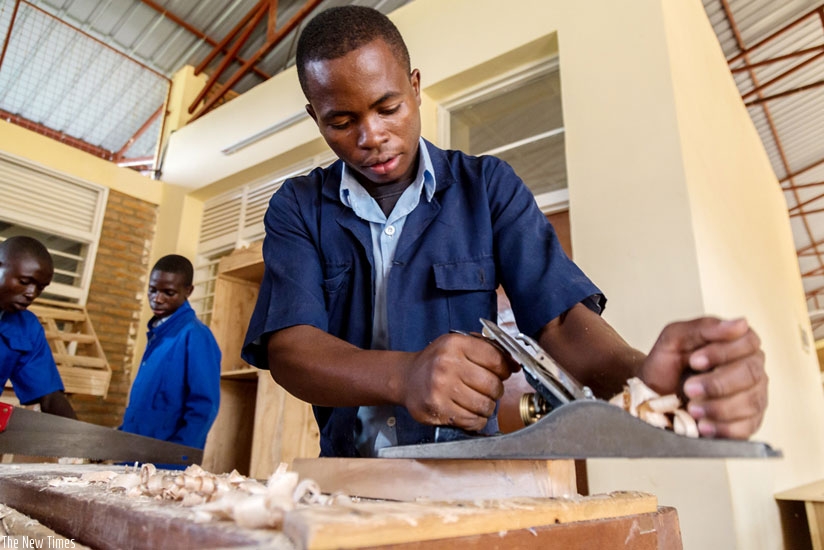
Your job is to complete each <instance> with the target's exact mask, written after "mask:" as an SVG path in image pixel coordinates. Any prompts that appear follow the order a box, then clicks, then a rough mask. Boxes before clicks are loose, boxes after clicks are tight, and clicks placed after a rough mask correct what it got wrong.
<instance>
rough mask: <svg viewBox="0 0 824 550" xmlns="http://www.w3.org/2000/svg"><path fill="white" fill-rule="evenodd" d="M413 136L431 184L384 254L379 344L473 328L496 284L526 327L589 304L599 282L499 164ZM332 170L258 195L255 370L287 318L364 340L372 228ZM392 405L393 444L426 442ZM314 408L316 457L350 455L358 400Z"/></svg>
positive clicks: (428, 437) (489, 310) (485, 313)
mask: <svg viewBox="0 0 824 550" xmlns="http://www.w3.org/2000/svg"><path fill="white" fill-rule="evenodd" d="M423 144H424V146H426V147H427V151H428V152H429V156H430V158H431V163H432V166H433V168H434V171H435V180H436V182H437V187H436V189H435V193H434V195H433V196H432V198H431V200H421V201H419V203H418V205H417V206H416V207H415V209H414V210H413V211H412V212H411V213H409V215H408V216H407V218H406V221H405V224H404V228H403V232H402V234H401V236H400V239H399V241H398V245H397V249H396V251H395V255H394V258H393V260H392V266H391V271H390V272H389V275H388V277H387V280H386V304H387V310H388V314H387V329H388V330H387V332H388V334H387V344H388V345H387V348H388V349H391V350H396V351H409V352H416V351H420V350H422V349H423V348H425V347H426V346H427V345H428V344H429V343H430V342H432V341H433V340H435V339H436V338H437V337H439V336H441V335H443V334H445V333H447V332H449V331H450V330H462V331H478V330H479V329H480V323H479V318H481V317H483V318H486V319H492V320H494V319H495V318H496V313H497V296H496V292H495V291H496V289H497V287H498V285H499V284H500V285H502V286H503V288H504V290H505V292H506V294H507V296H508V297H509V299H510V302H511V304H512V310H513V312H514V314H515V318H516V321H517V323H518V326H519V328H520V330H521V331H522V332H524V333H526V334H531V335H534V334H537V333H538V331H540V329H541V328H543V327H544V326H545V325H546V324H547V323H548V322H550V321H551V320H552V319H554V318H556V317H558V316H559V315H560V314H561V313H563V312H565V311H567V310H568V309H570V308H571V307H572V306H574V305H575V304H577V303H579V302H585V303H587V305H588V306H589V307H591V308H593V309H596V310H597V311H600V309H601V308H602V307H603V305H604V303H605V299H604V298H603V296H602V295H601V292H600V290H598V288H597V287H596V286H595V285H594V284H593V283H592V282H591V281H590V280H589V279H588V278H587V277H586V276H585V275H584V274H583V272H582V271H581V270H580V269H579V268H578V267H577V266H576V265H575V264H574V263H573V262H572V261H571V260H570V259H569V258H568V257H567V256H566V254H565V253H564V251H563V249H562V248H561V245H560V242H559V241H558V238H557V236H556V234H555V231H554V229H553V228H552V226H551V224H550V223H549V222H548V221H547V219H546V217H545V216H544V215H543V214H542V213H541V211H540V210H539V209H538V207H537V205H536V203H535V198H534V197H533V195H532V193H531V192H530V191H529V189H528V188H527V187H526V186H525V185H524V184H523V182H522V181H521V179H520V178H519V177H518V176H517V175H516V174H515V172H514V171H513V170H512V168H511V167H510V166H509V165H508V164H506V163H505V162H503V161H502V160H500V159H497V158H494V157H488V156H487V157H472V156H469V155H466V154H464V153H461V152H458V151H444V150H442V149H439V148H437V147H435V146H434V145H432V144H430V143H428V142H426V141H425V140H424V141H423ZM341 170H342V162H341V161H340V160H338V161H336V162H335V163H333V164H332V165H331V166H329V167H327V168H318V169H315V170H313V171H312V172H311V173H310V174H308V175H306V176H303V177H299V178H294V179H291V180H288V181H286V182H285V183H284V184H283V186H282V187H281V189H280V190H278V192H277V193H275V194H274V195H273V197H272V199H271V201H270V202H269V208H268V210H267V212H266V216H265V218H264V223H265V227H266V237H265V239H264V243H263V256H264V262H265V264H266V271H265V273H264V277H263V281H262V283H261V289H260V294H259V296H258V302H257V305H256V307H255V311H254V313H253V315H252V319H251V321H250V325H249V330H248V332H247V335H246V342H245V344H244V349H243V358H244V359H245V360H246V361H248V362H249V363H251V364H254V365H256V366H258V367H260V368H268V361H267V357H266V340H267V336H268V335H269V334H271V333H272V332H274V331H277V330H280V329H284V328H288V327H291V326H295V325H311V326H314V327H317V328H319V329H321V330H324V331H326V332H328V333H330V334H332V335H334V336H337V337H338V338H341V339H343V340H345V341H347V342H349V343H351V344H353V345H355V346H358V347H360V348H363V349H371V348H372V341H371V340H372V323H373V319H374V307H375V289H374V281H375V273H374V264H373V252H372V233H371V231H370V226H369V223H368V222H366V221H364V220H363V219H361V218H359V217H358V216H357V215H356V214H355V213H354V212H353V210H352V209H351V208H349V207H347V206H346V205H345V204H343V202H342V201H341V199H340V192H339V189H340V183H341ZM395 409H396V414H395V421H396V431H397V437H398V441H397V442H398V444H399V445H408V444H415V443H424V442H429V441H432V440H433V438H434V430H435V428H434V427H433V426H427V425H423V424H419V423H418V422H416V421H415V420H414V419H413V418H412V416H411V415H410V414H409V412H408V411H407V410H406V409H405V408H404V407H400V406H398V407H396V408H395ZM314 411H315V418H316V420H317V421H318V426H319V428H320V432H321V455H322V456H358V455H357V449H356V443H355V438H354V434H355V432H356V423H357V422H358V418H357V412H358V408H357V407H335V408H330V407H317V406H316V407H314ZM490 425H494V424H493V423H490Z"/></svg>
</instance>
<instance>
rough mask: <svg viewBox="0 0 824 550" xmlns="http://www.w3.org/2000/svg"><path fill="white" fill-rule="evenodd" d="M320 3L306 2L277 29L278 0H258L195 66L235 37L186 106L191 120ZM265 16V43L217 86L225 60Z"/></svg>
mask: <svg viewBox="0 0 824 550" xmlns="http://www.w3.org/2000/svg"><path fill="white" fill-rule="evenodd" d="M322 1H323V0H306V2H305V3H304V5H303V6H302V7H301V8H300V9H299V10H298V11H297V12H296V13H295V15H293V16H292V18H291V19H289V21H287V22H286V23H285V24H284V25H283V26H282V27H281V28H280V29H278V28H276V22H277V7H278V2H277V0H261V1H260V2H258V4H257V5H256V6H255V7H254V8H253V9H252V10H251V11H250V12H249V13H248V14H246V16H245V17H244V18H243V20H242V21H241V23H239V24H238V25H237V26H236V27H235V28H234V29H233V30H232V32H230V33H229V35H228V36H227V37H226V39H224V40H223V41H221V43H220V45H219V47H217V46H216V47H215V48H214V49H213V50H212V53H210V54H209V56H207V58H206V59H204V61H203V62H202V63H201V64H200V65H199V66H198V67H197V69H196V71H195V74H197V73H198V72H199V71H202V70H204V68H205V67H206V66H207V65H208V64H209V63H211V61H212V60H213V59H215V58H216V57H217V56H218V55H220V53H221V52H222V51H223V49H224V48H225V47H226V45H227V44H228V43H229V42H231V41H232V40H234V39H235V37H236V36H237V42H235V43H234V44H233V45H232V46H231V47H230V48H229V50H228V52H229V53H227V54H226V57H225V58H224V59H223V61H221V62H220V64H219V65H218V68H217V70H216V71H215V72H214V73H213V74H212V75H211V76H210V78H209V81H208V82H207V83H206V85H205V86H204V87H203V89H202V90H201V91H200V93H199V94H198V95H197V97H196V98H195V100H194V101H193V102H192V104H191V105H190V106H189V113H194V114H193V116H192V119H191V120H195V119H197V118H199V117H200V116H202V115H203V114H204V113H206V112H208V111H209V110H210V109H212V107H214V106H215V105H216V104H217V103H218V102H219V101H221V100H222V99H223V98H224V97H225V96H226V94H227V93H228V92H229V91H230V90H231V89H232V88H233V87H234V86H235V84H237V83H238V82H239V81H240V79H241V78H243V77H244V76H245V75H246V74H247V73H248V72H249V70H250V69H251V67H252V66H253V65H254V64H255V63H257V61H258V60H259V59H261V58H263V56H265V55H266V54H267V53H268V52H269V51H270V50H271V49H272V48H274V47H275V46H277V45H278V44H279V43H280V42H281V41H282V40H283V39H284V38H285V37H286V36H287V35H288V34H289V33H290V32H291V31H292V30H293V29H295V28H296V27H297V26H298V25H300V23H301V22H302V21H303V20H304V19H305V18H306V17H307V16H308V15H309V14H310V13H311V12H312V11H313V10H314V9H315V8H316V7H317V6H319V5H320V4H321V2H322ZM264 17H265V18H266V25H267V27H266V40H265V42H264V44H263V45H262V46H261V47H260V48H258V50H257V51H256V52H255V53H254V54H252V56H251V57H250V58H249V59H248V60H247V61H246V62H245V63H244V64H243V66H242V67H240V68H239V69H238V70H237V71H235V73H234V74H233V75H232V76H230V77H229V78H228V79H227V80H226V82H224V83H223V84H220V83H219V81H218V80H219V78H220V77H221V76H222V75H223V73H224V72H225V70H226V68H227V67H228V65H229V63H228V62H227V59H228V58H229V57H230V56H232V55H235V54H236V53H237V51H239V50H240V48H241V47H243V45H244V44H245V43H246V42H247V41H248V39H249V37H250V36H251V34H252V31H253V30H254V29H255V27H257V25H258V24H259V23H260V22H261V21H262V20H263V19H264ZM207 96H208V98H207ZM201 102H203V104H202V106H200V107H199V108H198V106H199V105H200V103H201ZM196 110H197V111H196ZM195 111H196V112H195Z"/></svg>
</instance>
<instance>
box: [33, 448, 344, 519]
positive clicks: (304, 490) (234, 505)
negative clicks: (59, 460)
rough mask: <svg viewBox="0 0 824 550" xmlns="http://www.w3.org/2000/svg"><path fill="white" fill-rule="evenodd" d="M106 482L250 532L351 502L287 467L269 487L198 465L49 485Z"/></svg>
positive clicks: (151, 468)
mask: <svg viewBox="0 0 824 550" xmlns="http://www.w3.org/2000/svg"><path fill="white" fill-rule="evenodd" d="M90 483H106V484H107V485H108V488H109V490H111V491H117V492H123V493H125V495H126V496H130V497H138V496H144V497H151V498H156V499H162V500H173V501H177V502H180V503H181V505H183V506H190V507H192V509H193V511H194V513H195V518H196V519H197V520H198V521H211V520H213V519H225V520H231V521H234V522H236V523H237V524H238V525H240V526H241V527H248V528H280V527H281V526H282V524H283V518H284V515H285V514H286V512H288V511H289V510H293V509H294V508H295V507H296V506H297V505H298V504H300V505H309V504H315V505H331V504H342V503H348V502H351V501H352V499H351V498H350V497H348V496H346V495H344V494H342V493H334V494H332V495H324V494H323V493H322V492H321V489H320V487H319V486H318V484H317V482H315V481H314V480H312V479H303V480H301V479H299V476H298V474H297V473H296V472H290V471H288V467H287V465H286V464H281V465H280V466H278V468H277V470H276V471H275V472H274V473H273V474H272V475H271V476H270V477H269V479H268V480H267V481H266V483H261V482H260V481H257V480H255V479H251V478H248V477H245V476H243V475H241V474H240V473H238V472H237V470H233V471H232V472H231V473H229V474H221V475H217V474H213V473H210V472H207V471H206V470H204V469H203V468H201V467H200V466H198V465H192V466H189V467H188V468H186V470H184V471H183V472H178V471H172V470H158V469H157V468H156V467H155V466H154V465H153V464H148V463H147V464H143V465H142V466H141V467H140V468H139V469H138V468H137V467H136V465H135V467H134V468H127V470H126V471H125V472H121V473H118V472H114V471H96V472H89V473H87V474H83V476H82V477H79V478H78V477H64V478H60V479H55V480H51V481H50V482H49V485H51V486H61V485H89V484H90Z"/></svg>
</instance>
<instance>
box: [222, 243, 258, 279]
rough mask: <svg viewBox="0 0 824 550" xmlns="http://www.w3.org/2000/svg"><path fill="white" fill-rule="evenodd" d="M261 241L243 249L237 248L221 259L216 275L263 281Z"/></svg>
mask: <svg viewBox="0 0 824 550" xmlns="http://www.w3.org/2000/svg"><path fill="white" fill-rule="evenodd" d="M264 269H265V268H264V265H263V241H256V242H254V243H252V244H250V245H249V246H247V247H245V248H238V249H237V250H235V251H234V252H232V253H231V254H229V255H228V256H225V257H223V258H221V260H220V263H219V264H218V273H223V274H226V275H231V276H233V277H239V278H241V279H246V280H247V281H252V282H255V283H258V284H259V283H260V281H261V279H263V271H264Z"/></svg>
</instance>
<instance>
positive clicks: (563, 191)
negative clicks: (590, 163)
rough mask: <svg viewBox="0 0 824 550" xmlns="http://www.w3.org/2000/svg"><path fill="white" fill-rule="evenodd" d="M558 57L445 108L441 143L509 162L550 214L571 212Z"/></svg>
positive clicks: (479, 89)
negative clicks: (559, 211) (564, 211)
mask: <svg viewBox="0 0 824 550" xmlns="http://www.w3.org/2000/svg"><path fill="white" fill-rule="evenodd" d="M561 107H562V106H561V82H560V75H559V73H558V60H557V58H553V59H549V60H546V61H542V62H539V63H536V64H533V65H530V66H527V67H522V68H519V69H517V70H514V71H512V72H511V73H509V74H505V75H502V76H501V77H500V78H497V79H495V80H493V81H489V82H486V83H484V84H483V85H481V86H478V87H476V88H474V89H472V90H468V91H465V92H464V93H462V94H460V95H459V96H456V97H454V98H452V99H451V100H449V101H446V102H444V103H443V104H442V105H441V106H440V107H439V132H440V134H439V139H440V140H441V143H445V144H448V146H449V147H451V148H453V149H459V150H462V151H465V152H467V153H470V154H472V155H494V156H497V157H499V158H501V159H503V160H505V161H506V162H508V163H509V164H510V165H511V166H512V167H513V168H514V169H515V172H516V173H517V174H518V175H519V176H520V177H521V178H522V179H523V180H524V183H526V185H527V187H529V188H530V189H531V190H532V192H533V194H534V195H535V199H536V201H537V202H538V205H539V206H540V207H541V209H542V210H543V211H544V212H545V213H550V212H553V211H558V210H565V209H567V208H568V202H569V200H568V198H569V194H568V192H567V179H566V158H565V152H564V123H563V114H562V108H561Z"/></svg>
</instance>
